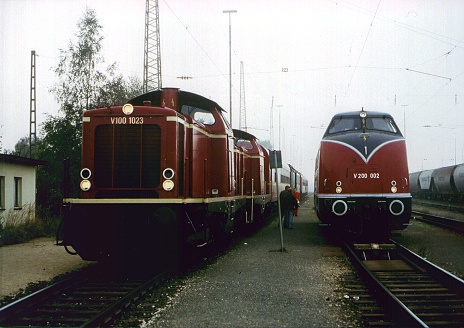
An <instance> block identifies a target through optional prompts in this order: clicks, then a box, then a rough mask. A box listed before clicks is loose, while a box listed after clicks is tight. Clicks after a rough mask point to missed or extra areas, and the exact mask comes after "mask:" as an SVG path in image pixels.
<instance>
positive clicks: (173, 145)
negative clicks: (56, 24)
mask: <svg viewBox="0 0 464 328" xmlns="http://www.w3.org/2000/svg"><path fill="white" fill-rule="evenodd" d="M82 131H83V132H82V170H81V178H82V179H81V184H80V188H81V192H80V197H79V198H66V199H64V201H63V204H64V206H63V209H64V210H63V213H64V218H63V241H62V244H63V245H64V246H65V247H66V248H67V250H68V251H70V250H69V249H68V246H71V247H72V248H73V249H74V250H75V253H77V254H79V255H80V256H81V257H82V258H83V259H85V260H104V259H107V258H115V257H119V256H121V255H131V256H132V255H140V254H141V255H143V256H145V255H147V254H149V256H151V257H154V258H159V259H160V260H166V259H177V258H178V255H179V254H181V252H182V249H183V247H185V245H193V246H201V245H205V244H207V243H209V242H210V241H212V240H213V239H214V238H215V237H216V238H218V236H221V235H222V234H223V233H225V232H228V231H232V230H233V229H235V228H236V227H237V226H238V225H241V224H243V225H244V224H246V223H252V222H253V221H255V220H256V218H261V217H262V216H263V213H264V212H265V211H266V210H267V209H269V207H270V204H271V203H273V200H276V199H277V194H276V193H274V194H273V193H272V186H271V185H272V183H273V182H272V181H271V180H272V177H271V171H270V167H269V153H268V151H267V149H265V148H264V147H262V146H260V145H259V144H258V143H257V141H256V138H255V137H254V136H253V135H251V134H249V133H246V132H243V131H239V130H232V129H231V127H230V125H229V123H228V122H227V121H226V119H225V118H224V116H223V109H222V108H221V107H220V106H219V105H218V104H217V103H215V102H214V101H211V100H209V99H207V98H204V97H202V96H199V95H196V94H193V93H189V92H184V91H180V90H178V89H174V88H167V89H162V90H157V91H153V92H149V93H146V94H143V95H141V96H138V97H136V98H134V99H132V100H131V101H129V103H128V104H125V105H124V106H110V107H106V108H99V109H94V110H89V111H86V112H85V113H84V116H83V130H82ZM279 189H280V188H279Z"/></svg>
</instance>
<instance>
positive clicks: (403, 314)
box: [344, 243, 428, 327]
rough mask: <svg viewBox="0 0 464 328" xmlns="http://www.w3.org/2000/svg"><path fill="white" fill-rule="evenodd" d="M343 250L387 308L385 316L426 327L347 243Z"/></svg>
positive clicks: (409, 324)
mask: <svg viewBox="0 0 464 328" xmlns="http://www.w3.org/2000/svg"><path fill="white" fill-rule="evenodd" d="M344 248H345V251H346V252H347V254H348V256H349V257H350V259H351V260H352V263H353V264H354V265H355V267H356V268H357V269H358V270H359V273H360V275H361V276H362V278H364V279H365V281H366V282H367V287H368V288H369V290H370V291H371V293H372V294H374V295H376V296H378V297H376V298H377V299H378V301H379V303H380V305H381V306H382V307H383V308H384V309H386V310H387V313H386V314H387V316H388V317H389V318H391V320H392V321H394V322H397V323H399V322H401V323H402V324H404V325H405V326H407V327H428V326H427V325H426V324H425V322H423V321H422V320H421V319H420V318H419V317H418V316H417V315H415V314H414V313H413V312H412V311H411V310H410V309H409V308H408V307H407V306H406V305H405V304H403V302H401V301H400V300H399V299H398V298H397V297H396V296H395V295H393V293H391V292H390V290H389V289H388V288H387V287H385V285H384V284H383V283H382V282H381V281H380V280H379V279H377V277H376V276H375V275H374V273H373V272H372V271H370V270H369V269H368V268H367V267H366V266H365V265H364V264H363V261H362V260H361V259H360V258H359V257H358V256H357V254H356V253H355V251H354V250H353V248H352V247H351V246H350V245H348V244H347V243H345V244H344Z"/></svg>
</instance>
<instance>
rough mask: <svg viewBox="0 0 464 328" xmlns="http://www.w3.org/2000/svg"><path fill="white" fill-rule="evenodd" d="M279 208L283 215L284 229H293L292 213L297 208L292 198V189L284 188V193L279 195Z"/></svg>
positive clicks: (293, 197)
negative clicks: (280, 197)
mask: <svg viewBox="0 0 464 328" xmlns="http://www.w3.org/2000/svg"><path fill="white" fill-rule="evenodd" d="M281 196H282V200H281V207H282V211H283V213H284V228H287V229H293V211H294V210H295V209H297V208H298V202H297V201H296V198H295V196H293V193H292V188H290V186H287V187H285V193H283V194H281Z"/></svg>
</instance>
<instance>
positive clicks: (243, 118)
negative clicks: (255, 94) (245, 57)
mask: <svg viewBox="0 0 464 328" xmlns="http://www.w3.org/2000/svg"><path fill="white" fill-rule="evenodd" d="M239 129H240V130H245V131H247V124H246V105H245V77H244V69H243V62H242V61H241V62H240V124H239Z"/></svg>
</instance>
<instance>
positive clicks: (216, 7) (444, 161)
mask: <svg viewBox="0 0 464 328" xmlns="http://www.w3.org/2000/svg"><path fill="white" fill-rule="evenodd" d="M86 6H87V7H89V8H91V9H94V10H95V12H96V14H97V18H98V19H99V22H100V24H101V25H102V26H103V35H104V37H105V39H104V42H103V52H102V54H103V55H104V57H105V59H106V64H107V65H109V64H111V63H113V62H117V63H118V64H119V66H118V72H119V73H121V74H123V75H124V76H126V77H129V76H131V75H133V76H138V77H139V78H140V79H142V73H143V49H144V45H143V41H144V23H145V22H144V19H145V17H144V15H145V13H144V10H145V0H87V1H86V0H28V1H26V0H0V39H1V42H2V44H1V46H0V60H1V70H0V74H1V75H0V90H1V93H0V95H1V96H0V136H1V139H0V141H1V142H2V148H3V149H13V148H14V145H15V143H16V142H17V141H18V140H19V139H20V138H21V137H24V136H27V135H28V134H29V109H30V107H29V97H30V65H31V50H35V51H36V53H37V55H38V57H37V61H36V65H37V71H36V75H37V77H36V82H37V101H36V103H37V121H38V130H39V131H40V124H42V123H43V122H44V120H45V119H46V115H47V114H50V115H57V113H58V108H59V106H58V104H57V102H56V101H55V100H54V97H53V95H52V94H51V93H50V92H49V91H48V90H49V89H50V88H51V87H52V86H53V84H54V83H55V82H56V76H55V75H54V73H53V72H52V70H51V68H52V67H53V66H56V65H57V64H58V62H59V58H58V57H59V49H66V48H67V45H68V44H69V41H70V40H74V35H75V33H76V32H77V22H78V20H79V19H81V18H82V17H83V14H84V11H85V8H86ZM223 10H237V13H234V14H231V19H232V71H233V76H232V79H233V81H232V83H233V89H232V93H233V100H232V102H233V104H232V108H233V109H232V113H233V126H234V128H238V125H239V112H240V62H243V67H244V85H245V101H246V120H247V126H248V127H249V129H248V132H250V133H253V134H255V135H256V136H257V137H258V138H260V139H262V140H269V139H270V140H271V141H272V142H273V144H274V146H275V148H277V149H279V148H280V149H282V151H283V154H284V161H285V162H286V163H291V164H292V165H294V166H295V167H297V168H298V169H300V170H301V171H302V172H303V173H304V174H305V175H306V176H308V178H309V179H310V180H312V176H313V170H314V158H315V157H316V154H317V148H318V146H319V140H320V138H321V136H322V134H323V132H324V130H325V127H326V126H327V124H328V123H329V121H330V119H331V117H332V116H333V115H334V114H335V113H338V112H344V111H353V110H360V109H361V108H362V107H364V109H365V110H374V111H384V112H388V113H390V114H392V115H393V117H394V118H395V120H396V122H397V124H398V126H399V127H400V129H401V130H402V132H403V133H404V134H405V136H406V141H407V145H408V157H409V166H410V171H411V172H413V171H417V170H421V169H428V168H436V167H441V166H447V165H452V164H454V163H455V162H456V163H462V162H464V137H463V135H464V92H463V91H464V43H463V41H464V19H463V17H464V2H462V1H460V0H454V1H443V0H423V1H407V0H396V1H391V0H389V1H387V0H383V1H373V0H369V1H367V0H364V1H357V0H350V1H344V0H334V1H329V0H328V1H311V0H305V1H303V0H301V1H296V0H289V1H285V2H284V1H277V0H252V1H250V0H243V1H226V0H159V14H160V34H161V57H162V59H161V64H162V82H163V86H164V87H178V88H181V89H183V90H186V91H190V92H194V93H198V94H200V95H203V96H205V97H208V98H211V99H213V100H215V101H216V102H218V103H219V104H220V105H221V106H222V107H223V108H224V109H225V110H227V111H229V75H228V74H229V17H228V14H224V13H223ZM104 68H105V66H102V67H101V69H102V70H103V69H104ZM284 71H286V72H284ZM178 76H190V77H192V79H190V80H180V79H178V78H177V77H178ZM271 108H273V115H272V116H271ZM226 115H227V117H229V114H228V113H227V114H226ZM271 122H272V126H273V130H272V131H271ZM279 122H280V124H279ZM279 125H280V128H281V129H280V130H281V131H282V133H280V136H279V129H278V127H279ZM392 156H394V154H392Z"/></svg>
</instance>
